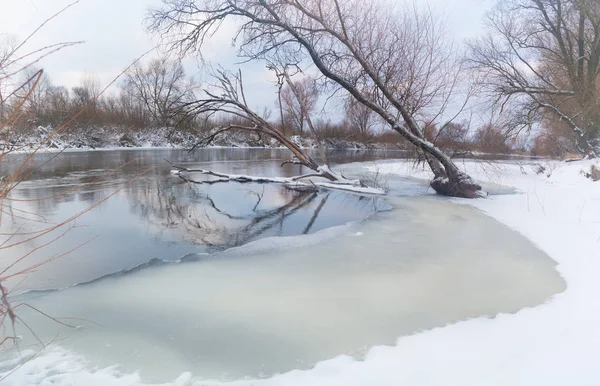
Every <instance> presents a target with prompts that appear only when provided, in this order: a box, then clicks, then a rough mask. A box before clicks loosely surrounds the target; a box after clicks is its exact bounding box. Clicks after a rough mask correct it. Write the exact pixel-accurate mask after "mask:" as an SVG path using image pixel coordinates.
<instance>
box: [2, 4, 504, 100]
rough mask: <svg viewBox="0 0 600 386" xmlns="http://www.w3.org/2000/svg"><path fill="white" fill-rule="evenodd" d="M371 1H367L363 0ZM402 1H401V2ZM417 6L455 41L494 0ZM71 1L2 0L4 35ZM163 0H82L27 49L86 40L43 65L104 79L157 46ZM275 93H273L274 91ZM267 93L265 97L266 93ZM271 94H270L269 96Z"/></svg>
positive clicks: (257, 81) (478, 29) (477, 29)
mask: <svg viewBox="0 0 600 386" xmlns="http://www.w3.org/2000/svg"><path fill="white" fill-rule="evenodd" d="M365 1H369V0H365ZM399 1H402V0H399ZM414 1H415V3H416V4H418V5H420V4H421V3H423V4H430V5H431V6H432V7H433V8H435V9H437V10H440V12H441V13H442V14H443V15H444V16H445V17H446V19H447V25H448V31H449V32H450V33H452V34H454V35H455V37H456V38H457V39H465V38H468V37H473V36H477V35H479V34H481V33H482V19H483V16H484V14H485V12H486V11H487V10H488V9H489V8H490V7H491V6H492V4H493V3H494V2H495V0H429V1H425V0H414ZM72 2H73V0H0V4H1V5H2V6H1V8H0V9H2V12H1V13H0V25H1V26H2V27H1V31H0V32H1V33H2V34H10V35H14V36H15V37H16V38H17V39H24V38H25V37H26V36H27V35H29V34H30V33H31V32H32V31H33V30H34V29H35V28H36V27H37V26H39V25H40V24H41V23H42V22H43V21H44V20H45V19H47V18H48V17H49V16H51V15H52V14H54V13H56V12H57V11H58V10H60V9H61V8H63V7H65V6H66V5H68V4H70V3H72ZM160 2H161V0H80V2H79V3H78V4H76V5H74V6H73V7H71V8H70V9H69V10H67V11H66V12H65V13H64V14H62V15H60V16H59V17H58V18H57V19H55V20H53V21H52V22H51V23H49V24H47V25H46V26H44V28H43V29H42V30H41V31H40V32H39V33H38V34H36V36H35V37H34V39H33V40H32V41H31V42H30V44H29V49H30V50H31V49H35V48H40V47H43V46H46V45H49V44H53V43H58V42H66V41H79V40H83V41H84V42H85V43H83V44H81V45H78V46H74V47H69V48H66V49H65V50H63V51H61V52H60V53H57V54H54V55H51V56H49V57H48V58H46V59H44V60H43V62H42V63H41V66H42V67H43V68H44V69H45V70H46V73H47V74H48V75H49V76H50V79H51V80H52V82H53V83H54V84H60V85H64V86H67V87H73V86H76V85H77V84H78V82H79V81H80V80H81V78H82V76H83V75H84V74H85V73H94V74H97V76H98V78H99V79H100V80H101V82H103V83H107V82H109V81H110V80H112V79H113V78H114V77H115V76H116V75H118V74H119V73H120V72H121V71H122V70H123V69H124V68H125V67H127V66H128V65H129V64H130V63H131V62H132V61H133V60H134V59H135V58H136V57H138V56H139V55H141V54H142V53H144V52H146V51H147V50H149V49H151V48H152V47H154V46H155V45H156V41H155V39H154V38H153V37H152V36H149V35H148V34H147V33H146V32H145V30H144V27H143V21H144V17H145V15H146V12H147V9H148V8H149V7H152V6H156V5H159V4H160ZM225 38H226V36H222V40H221V41H219V42H218V43H217V44H213V45H212V47H211V49H210V52H208V54H209V57H210V59H211V60H212V61H215V62H220V63H226V65H229V64H230V63H233V62H234V60H233V58H232V52H233V51H232V50H231V49H230V47H229V46H230V45H229V44H227V42H226V39H225ZM186 68H187V69H188V72H199V70H197V67H196V66H195V61H193V60H188V61H187V62H186ZM244 71H245V80H246V82H247V86H248V87H247V88H248V89H249V90H250V92H252V93H254V94H255V98H257V99H262V100H263V101H264V98H267V97H268V98H271V99H273V100H274V97H273V96H270V95H271V94H265V93H266V92H268V93H271V91H270V90H269V87H268V85H269V83H268V81H267V80H268V79H269V74H268V72H267V71H265V70H264V69H263V68H262V67H260V66H252V67H249V68H247V69H244ZM273 92H274V91H273ZM267 95H269V96H267ZM273 95H274V94H273Z"/></svg>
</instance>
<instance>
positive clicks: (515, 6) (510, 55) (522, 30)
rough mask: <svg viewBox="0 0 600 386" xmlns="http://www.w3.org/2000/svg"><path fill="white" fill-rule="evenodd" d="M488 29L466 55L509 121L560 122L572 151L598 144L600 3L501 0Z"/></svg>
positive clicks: (528, 123) (588, 0) (520, 124)
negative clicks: (509, 116) (569, 135)
mask: <svg viewBox="0 0 600 386" xmlns="http://www.w3.org/2000/svg"><path fill="white" fill-rule="evenodd" d="M488 19H489V20H488V25H489V30H490V32H491V34H490V35H489V36H487V37H485V38H482V39H478V40H476V41H474V42H473V43H472V44H471V55H470V57H471V58H470V60H471V63H472V64H473V66H474V68H475V69H477V70H478V71H480V73H481V74H482V76H481V83H482V85H483V86H484V88H485V89H486V90H487V92H488V93H489V95H490V96H491V97H492V98H493V100H494V102H495V103H496V104H497V105H500V106H501V108H503V109H506V108H508V107H510V108H511V109H513V113H514V114H515V116H516V117H518V118H519V121H518V122H516V124H515V126H514V127H515V128H517V129H518V128H523V127H531V125H532V124H533V123H535V122H548V121H554V122H560V123H561V125H565V126H567V127H568V128H569V129H570V130H571V132H572V133H573V134H574V135H573V141H574V144H575V146H576V147H577V149H578V151H579V152H580V153H582V154H585V155H588V156H595V155H596V154H597V152H598V147H599V145H600V143H599V138H598V137H599V135H600V110H599V107H600V104H599V102H600V101H599V99H598V87H599V85H600V83H599V82H598V77H599V75H600V3H599V2H598V1H597V0H502V1H501V2H499V3H498V6H497V7H496V9H495V10H494V11H493V12H492V13H491V14H490V15H489V18H488Z"/></svg>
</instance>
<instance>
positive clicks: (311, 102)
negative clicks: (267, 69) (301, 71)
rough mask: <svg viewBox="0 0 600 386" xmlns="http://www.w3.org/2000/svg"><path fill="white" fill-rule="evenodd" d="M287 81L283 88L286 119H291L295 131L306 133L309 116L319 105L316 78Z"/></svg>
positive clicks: (283, 106) (282, 96)
mask: <svg viewBox="0 0 600 386" xmlns="http://www.w3.org/2000/svg"><path fill="white" fill-rule="evenodd" d="M286 83H287V84H286V85H285V86H284V87H283V88H282V90H281V101H282V109H283V112H284V121H289V122H290V123H291V124H292V129H293V131H295V132H297V133H300V134H302V133H304V128H305V123H306V122H307V117H309V116H310V114H311V113H312V112H313V111H314V109H315V107H316V105H317V99H318V98H319V90H318V89H317V87H316V85H315V82H314V80H312V79H310V78H304V79H302V80H299V81H295V82H292V83H289V82H286ZM290 84H291V86H290ZM292 87H293V88H292Z"/></svg>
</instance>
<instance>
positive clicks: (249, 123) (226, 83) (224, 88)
mask: <svg viewBox="0 0 600 386" xmlns="http://www.w3.org/2000/svg"><path fill="white" fill-rule="evenodd" d="M277 75H278V76H279V77H281V78H282V79H283V81H284V82H285V84H286V85H287V86H288V87H289V88H290V90H291V92H292V94H293V95H294V96H295V97H296V98H298V103H299V104H300V105H302V103H303V101H302V99H301V97H302V96H301V94H300V92H299V90H298V88H296V84H295V83H294V82H293V81H292V79H291V78H290V76H289V75H288V74H287V73H286V72H285V71H280V72H278V73H277ZM214 77H215V78H216V79H217V81H218V83H217V84H214V85H213V86H212V90H211V91H208V90H205V91H204V92H205V94H206V97H205V98H203V99H201V100H198V101H194V102H191V103H189V104H188V105H187V106H186V107H187V108H189V109H190V111H191V112H192V113H201V114H214V113H217V112H219V113H225V114H229V115H231V116H233V117H234V118H236V119H235V120H233V123H229V124H227V125H225V126H221V127H217V128H215V129H214V130H212V131H211V132H210V133H208V135H207V136H206V137H205V138H204V140H203V141H202V143H199V144H198V145H197V146H205V145H207V144H209V143H210V142H212V141H213V140H214V139H215V138H216V137H217V136H219V135H221V134H223V133H225V132H228V131H231V130H241V131H248V132H252V133H256V134H257V135H262V134H264V135H267V136H269V137H271V138H275V139H276V140H277V141H278V142H279V143H281V144H283V145H284V146H285V147H287V148H288V149H289V150H290V151H291V152H292V154H293V156H294V158H293V159H291V160H289V161H286V162H284V163H283V164H287V163H292V164H297V165H303V166H305V167H307V168H308V169H311V170H312V171H313V172H314V173H309V174H304V175H299V176H296V177H292V178H289V179H282V178H268V177H250V176H231V175H226V174H223V173H217V172H213V171H210V170H201V169H193V170H192V169H187V168H183V167H177V166H175V168H176V169H177V170H179V175H180V176H181V177H183V176H182V175H181V173H182V172H185V173H201V174H206V175H211V176H213V177H218V178H219V179H220V180H221V181H232V180H233V181H237V182H279V183H284V184H287V185H290V184H293V185H294V187H295V188H297V187H298V185H306V186H305V187H309V188H312V187H315V186H317V185H320V186H327V187H336V188H340V189H349V188H354V189H361V188H365V187H366V186H365V185H364V184H363V183H362V182H361V181H359V180H352V179H347V178H346V177H344V176H343V175H341V174H339V173H336V172H334V171H333V170H331V169H330V167H329V165H328V159H327V154H326V153H325V150H324V149H323V146H322V145H321V144H320V141H319V140H318V137H317V133H316V129H315V127H314V124H313V122H312V119H311V117H310V115H307V116H306V117H305V119H306V123H307V126H308V128H309V130H310V132H311V134H312V135H313V136H314V137H315V139H317V141H316V142H317V145H318V148H319V151H320V154H321V163H319V162H317V160H315V159H314V158H313V157H312V156H311V155H310V154H309V153H308V152H307V151H305V150H304V149H302V148H301V147H300V146H299V145H297V144H296V143H295V142H294V141H292V140H291V139H290V138H288V137H287V136H286V135H285V134H284V132H283V131H282V128H278V127H277V126H275V125H273V124H272V123H270V122H269V121H268V120H267V119H266V118H265V117H263V116H260V115H259V114H257V113H256V112H254V111H253V110H252V108H250V106H249V103H248V101H247V98H246V94H245V91H244V83H243V79H242V74H241V71H240V72H238V73H237V74H231V73H228V72H226V71H224V70H217V71H216V73H215V74H214ZM230 122H231V121H230ZM283 164H282V165H283ZM313 177H314V178H324V179H327V180H329V181H330V182H331V183H323V182H316V183H315V182H312V183H311V184H310V185H307V184H303V183H302V182H301V180H304V179H307V178H313ZM190 181H192V180H191V179H190Z"/></svg>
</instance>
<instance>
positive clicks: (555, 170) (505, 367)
mask: <svg viewBox="0 0 600 386" xmlns="http://www.w3.org/2000/svg"><path fill="white" fill-rule="evenodd" d="M463 166H464V167H465V168H466V169H467V171H469V172H470V173H471V174H472V175H474V176H475V177H476V178H478V179H480V180H484V181H488V182H497V183H502V184H505V185H511V186H515V187H517V188H518V189H519V190H520V192H521V193H520V194H510V195H508V194H507V195H501V196H500V195H496V196H491V197H490V198H488V199H485V200H484V199H482V200H453V202H456V203H459V204H464V205H473V206H475V207H477V208H479V209H481V210H482V211H484V212H485V213H487V214H489V215H490V216H492V217H494V218H496V219H498V220H500V221H501V222H503V223H505V224H507V225H508V226H510V227H512V228H514V229H516V230H517V231H519V232H520V233H522V234H523V235H525V236H526V237H528V238H529V239H531V240H532V241H533V242H534V243H535V244H536V245H537V246H539V247H540V248H541V249H543V250H544V251H545V252H547V253H548V254H549V255H550V256H551V257H552V258H553V259H555V260H556V261H557V262H558V263H559V265H558V267H557V269H558V271H559V272H560V274H561V275H562V276H563V277H564V278H565V280H566V281H567V290H566V291H565V292H563V293H561V294H559V295H556V296H555V297H554V298H553V299H551V300H550V301H549V302H547V303H546V304H544V305H540V306H537V307H533V308H528V309H523V310H521V311H519V312H517V313H516V314H503V315H499V316H497V317H496V318H494V319H489V318H477V319H472V320H469V321H464V322H459V323H455V324H452V325H449V326H446V327H441V328H436V329H433V330H429V331H424V332H421V333H419V334H416V335H412V336H408V337H403V338H401V339H399V340H398V343H397V345H396V346H394V347H375V348H373V349H371V350H370V351H369V352H368V353H367V354H366V357H365V359H364V360H362V361H358V360H355V359H352V358H350V357H345V356H343V357H338V358H335V359H332V360H328V361H325V362H321V363H320V364H319V365H317V366H316V367H315V368H314V369H312V370H308V371H292V372H289V373H286V374H283V375H279V376H275V377H273V378H270V379H266V380H258V381H256V380H242V381H238V382H234V383H233V384H234V385H336V386H337V385H339V386H342V385H344V386H346V385H411V386H413V385H461V386H462V385H511V386H512V385H527V386H529V385H538V384H541V385H567V384H568V385H571V384H572V385H595V384H597V381H598V379H599V378H600V359H598V358H597V355H596V353H597V351H598V349H599V348H600V329H599V328H598V327H597V326H598V322H600V304H598V302H597V300H596V298H597V294H598V291H599V290H600V284H598V280H597V277H598V274H599V273H600V254H599V252H598V251H599V248H598V247H599V246H600V220H599V219H598V218H597V214H598V213H600V210H599V209H600V183H598V182H596V183H594V182H592V181H591V180H588V179H586V178H584V177H583V176H582V175H581V173H580V172H581V171H582V170H583V171H586V170H588V169H589V168H590V166H591V165H590V162H588V161H585V162H575V163H570V164H564V163H548V164H547V166H546V171H545V172H544V174H543V175H538V174H536V173H535V171H534V168H533V167H532V166H531V165H523V166H520V165H518V164H514V163H511V164H508V163H495V164H476V163H474V162H466V163H464V164H463ZM368 167H369V169H371V170H372V171H375V170H376V171H378V172H379V173H380V174H400V175H402V176H414V177H423V178H428V175H427V173H425V172H422V171H417V172H415V171H413V170H412V169H411V168H412V163H410V162H403V161H399V162H393V163H385V164H379V165H373V164H371V165H369V166H368ZM548 174H549V175H550V176H549V177H548ZM423 186H426V184H423ZM595 217H596V218H595ZM477 279H478V278H476V277H474V280H477ZM381 296H382V297H384V296H385V293H383V292H382V295H381ZM448 306H449V307H452V304H451V302H448ZM38 360H39V361H41V363H40V362H38V364H40V365H43V366H45V369H46V371H47V373H48V377H47V378H46V380H45V381H44V382H46V383H41V384H61V382H62V384H69V383H64V382H65V379H66V378H65V377H64V376H63V377H60V376H59V375H57V373H61V372H62V374H65V373H67V374H72V377H71V378H68V379H69V381H68V382H70V384H72V385H96V384H108V385H111V384H118V385H141V384H142V382H141V381H140V378H139V377H138V376H137V375H129V376H125V377H122V376H119V375H117V374H116V373H115V371H114V369H108V370H99V371H95V372H94V371H91V372H90V370H89V369H88V368H87V366H86V364H85V362H84V361H83V360H82V359H81V358H78V357H77V356H71V354H65V353H61V352H60V351H50V353H49V354H48V355H42V356H40V357H39V358H38V359H36V361H38ZM73 363H74V365H73V366H72V367H68V366H71V365H72V364H73ZM31 364H32V367H33V365H34V363H33V362H32V363H31ZM14 379H15V381H14V382H17V381H16V380H17V379H22V378H14ZM7 381H8V384H11V382H13V379H11V378H9V379H7ZM14 384H18V383H14ZM173 384H177V385H191V384H194V383H193V381H192V377H191V376H190V375H188V374H184V375H182V376H181V377H180V378H179V379H178V380H177V381H174V383H173ZM199 384H202V385H216V384H219V383H216V382H213V383H210V382H200V383H199Z"/></svg>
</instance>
